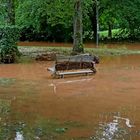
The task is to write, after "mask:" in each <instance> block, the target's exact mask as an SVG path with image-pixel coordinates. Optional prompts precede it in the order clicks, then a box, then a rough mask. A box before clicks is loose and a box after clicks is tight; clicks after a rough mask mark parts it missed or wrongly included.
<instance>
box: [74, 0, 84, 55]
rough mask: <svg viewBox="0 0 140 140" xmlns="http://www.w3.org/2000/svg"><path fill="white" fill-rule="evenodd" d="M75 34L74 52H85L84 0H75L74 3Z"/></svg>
mask: <svg viewBox="0 0 140 140" xmlns="http://www.w3.org/2000/svg"><path fill="white" fill-rule="evenodd" d="M73 28H74V36H73V52H76V53H81V52H84V48H83V36H82V35H83V24H82V0H75V3H74V24H73Z"/></svg>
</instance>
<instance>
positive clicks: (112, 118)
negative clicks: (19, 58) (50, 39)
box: [0, 55, 140, 140]
mask: <svg viewBox="0 0 140 140" xmlns="http://www.w3.org/2000/svg"><path fill="white" fill-rule="evenodd" d="M52 65H53V62H33V63H28V64H8V65H3V64H1V65H0V125H1V129H0V132H1V134H0V139H2V140H4V139H5V138H7V137H8V138H9V139H13V140H23V139H25V140H32V139H33V140H122V139H124V140H139V139H140V55H130V56H117V57H103V58H101V63H100V64H99V65H98V66H97V69H98V72H97V74H96V75H93V76H79V77H66V78H64V79H52V77H51V75H50V73H48V72H47V68H48V67H50V66H52ZM2 114H4V115H5V116H4V115H2ZM5 133H6V134H5ZM2 134H3V135H2ZM8 138H7V139H8Z"/></svg>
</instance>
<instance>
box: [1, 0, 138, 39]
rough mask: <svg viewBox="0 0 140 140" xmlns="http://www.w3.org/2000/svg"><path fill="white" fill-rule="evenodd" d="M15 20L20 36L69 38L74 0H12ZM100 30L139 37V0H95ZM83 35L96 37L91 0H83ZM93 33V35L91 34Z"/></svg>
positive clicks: (3, 12) (3, 8) (3, 20)
mask: <svg viewBox="0 0 140 140" xmlns="http://www.w3.org/2000/svg"><path fill="white" fill-rule="evenodd" d="M8 1H12V0H0V2H1V3H0V15H1V16H0V25H3V24H5V23H6V20H7V17H8V13H7V2H8ZM13 1H14V3H15V23H16V25H19V26H20V27H22V32H21V40H45V41H72V39H73V16H74V3H75V0H39V1H38V0H13ZM98 2H99V23H100V30H101V31H103V30H108V36H109V38H112V34H111V33H112V32H111V31H112V29H116V28H117V29H120V31H121V32H120V34H119V35H118V38H121V37H125V38H130V39H139V38H140V37H139V36H140V10H139V9H140V1H139V0H133V1H132V0H127V1H126V0H98ZM82 7H83V8H82V11H83V39H84V40H91V39H94V38H96V36H95V30H96V22H95V16H96V12H95V0H83V6H82ZM93 35H94V36H93Z"/></svg>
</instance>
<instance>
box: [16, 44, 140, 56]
mask: <svg viewBox="0 0 140 140" xmlns="http://www.w3.org/2000/svg"><path fill="white" fill-rule="evenodd" d="M19 50H20V52H21V53H22V54H23V55H25V56H32V57H35V56H36V55H38V54H42V53H47V52H54V53H57V54H63V55H70V54H71V53H72V48H67V47H23V46H22V47H19ZM85 53H90V54H94V55H98V56H106V55H107V56H117V55H130V54H140V51H139V50H129V49H126V48H115V49H114V48H113V49H112V48H85Z"/></svg>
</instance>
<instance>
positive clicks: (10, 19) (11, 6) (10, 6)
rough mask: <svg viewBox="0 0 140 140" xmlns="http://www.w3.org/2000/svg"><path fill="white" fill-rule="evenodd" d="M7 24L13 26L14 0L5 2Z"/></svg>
mask: <svg viewBox="0 0 140 140" xmlns="http://www.w3.org/2000/svg"><path fill="white" fill-rule="evenodd" d="M7 24H9V25H15V0H7Z"/></svg>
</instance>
